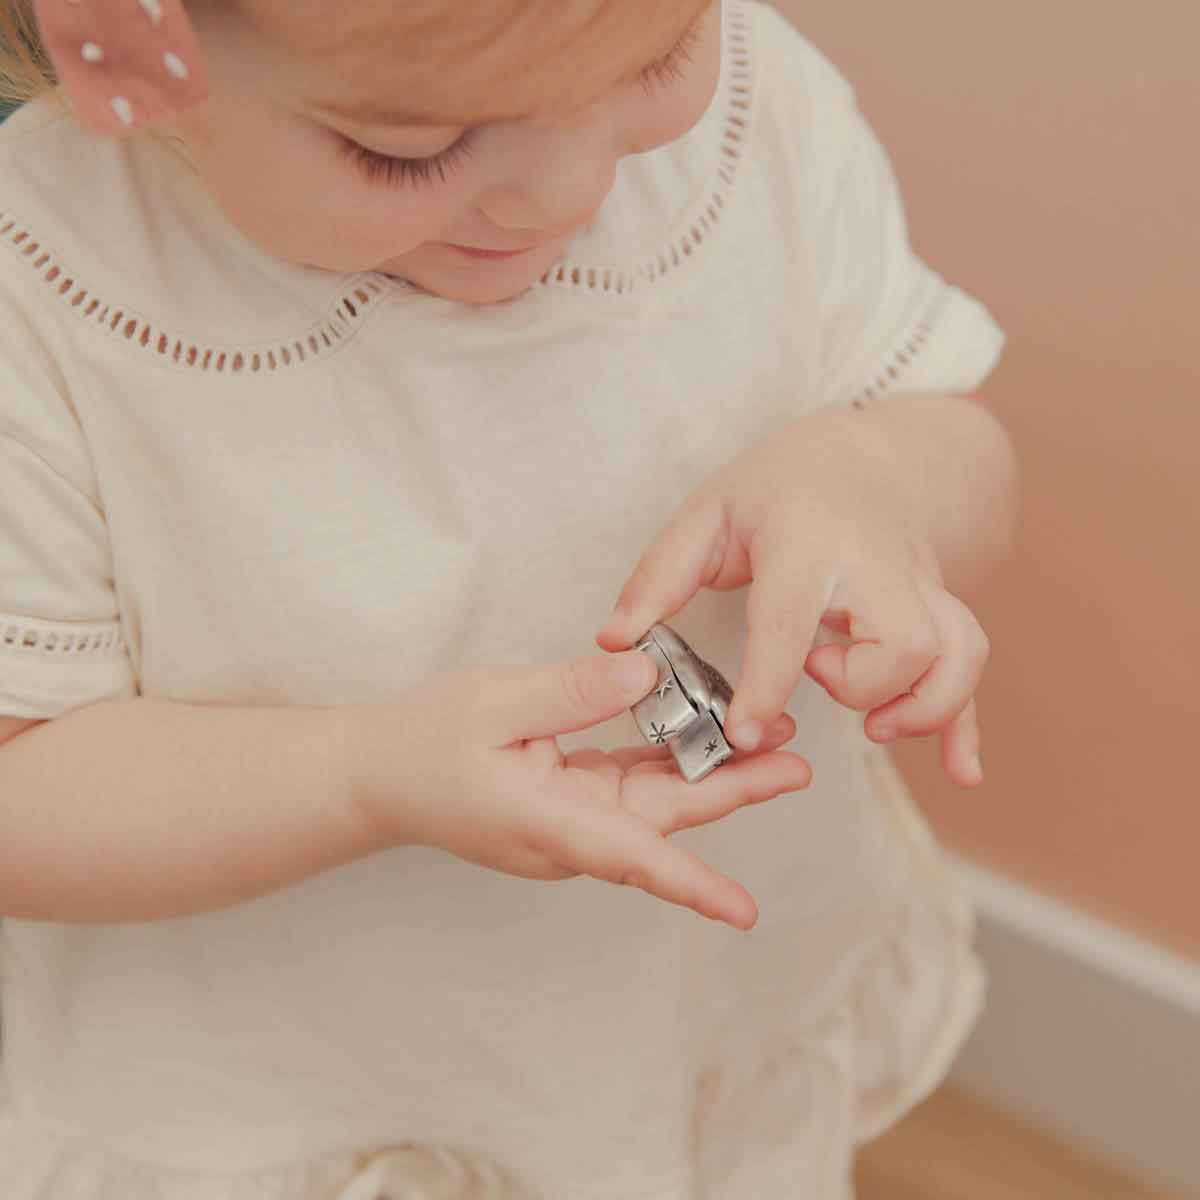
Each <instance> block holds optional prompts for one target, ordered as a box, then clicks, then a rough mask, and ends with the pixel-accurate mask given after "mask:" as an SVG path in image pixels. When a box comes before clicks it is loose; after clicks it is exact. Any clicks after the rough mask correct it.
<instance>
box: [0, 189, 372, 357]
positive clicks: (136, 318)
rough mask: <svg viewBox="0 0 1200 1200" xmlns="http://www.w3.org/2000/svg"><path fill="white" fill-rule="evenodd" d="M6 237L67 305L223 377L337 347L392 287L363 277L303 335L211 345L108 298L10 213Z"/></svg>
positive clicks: (1, 220)
mask: <svg viewBox="0 0 1200 1200" xmlns="http://www.w3.org/2000/svg"><path fill="white" fill-rule="evenodd" d="M0 239H2V240H3V241H4V242H6V243H8V245H9V246H11V247H12V248H13V250H14V252H15V253H16V254H18V255H20V256H22V257H24V258H27V259H28V260H29V264H30V266H31V267H33V269H34V270H35V271H37V272H39V274H40V275H41V277H42V281H43V283H45V284H46V285H47V286H48V287H52V288H54V290H55V291H57V292H58V294H59V295H60V296H61V297H62V298H63V301H64V303H67V304H69V305H70V306H71V307H72V308H73V309H75V310H76V312H78V314H79V315H80V316H81V317H82V318H83V319H85V320H88V321H91V322H92V323H93V324H95V325H97V326H100V327H101V328H104V329H106V330H107V331H108V332H110V333H112V334H113V335H115V336H117V337H123V338H124V339H125V341H127V342H129V343H130V344H131V345H134V346H140V347H141V348H142V349H143V350H146V351H148V352H149V353H151V354H157V355H158V356H159V357H160V358H162V359H163V360H165V361H168V362H171V363H174V364H177V365H179V366H183V367H194V368H196V369H197V370H200V371H212V372H214V373H215V374H218V375H222V374H229V375H240V374H243V373H244V374H254V373H255V372H258V371H268V372H269V371H277V370H280V369H281V368H285V367H290V366H296V365H299V364H300V363H303V362H305V361H307V360H308V359H309V358H316V357H317V356H318V355H320V354H324V353H326V352H328V351H329V350H332V349H333V348H334V347H335V346H337V344H338V343H339V342H341V341H343V340H344V339H345V338H346V336H347V335H348V334H349V333H350V332H351V331H352V330H353V328H354V326H355V325H356V324H357V323H358V322H359V321H360V320H361V319H362V316H363V314H364V310H365V309H366V307H367V306H368V305H369V304H370V303H371V301H372V300H373V299H374V298H375V297H376V296H378V295H379V294H380V293H382V292H383V291H385V290H386V288H385V286H384V285H383V284H382V283H381V282H380V281H379V280H378V279H376V278H375V277H374V276H373V275H363V276H361V277H359V278H356V279H354V280H352V281H351V282H350V285H349V291H348V292H347V293H346V294H345V295H344V296H343V297H342V298H341V300H339V302H338V303H337V305H336V306H335V307H334V309H333V311H332V312H331V313H330V314H329V315H328V316H327V317H325V318H323V319H322V320H320V321H318V322H317V323H316V324H315V325H313V326H311V327H310V328H309V329H308V330H307V331H306V332H305V333H303V334H302V335H301V336H300V337H297V338H292V339H290V340H289V341H284V342H277V343H275V344H273V345H265V346H264V345H259V346H250V347H222V346H210V345H205V344H203V343H201V342H199V341H197V340H193V339H189V338H181V337H178V336H176V335H174V334H171V333H169V332H167V331H166V330H164V329H160V328H158V327H157V326H156V325H155V324H154V323H153V322H152V321H149V320H147V319H146V318H145V317H143V316H141V315H140V314H138V313H135V312H133V311H132V310H131V309H128V308H123V307H122V306H121V305H118V304H109V303H107V302H105V301H104V300H103V299H101V298H100V297H99V296H97V295H96V294H95V293H94V292H93V291H92V290H91V289H90V288H89V287H88V286H87V285H86V284H85V283H83V282H82V281H81V280H79V279H78V278H77V277H76V276H75V275H74V274H72V273H71V272H70V271H69V270H67V269H66V268H65V267H63V265H62V264H61V263H60V262H59V261H58V260H57V258H56V257H55V255H54V254H53V253H52V252H51V251H50V250H47V249H46V248H45V247H44V246H43V245H42V244H41V242H40V241H39V240H38V239H37V238H36V237H35V236H34V235H33V234H32V233H31V232H30V230H28V229H27V228H25V227H24V226H23V225H22V224H20V222H19V221H18V220H17V218H16V217H14V216H13V215H12V214H10V213H5V212H0Z"/></svg>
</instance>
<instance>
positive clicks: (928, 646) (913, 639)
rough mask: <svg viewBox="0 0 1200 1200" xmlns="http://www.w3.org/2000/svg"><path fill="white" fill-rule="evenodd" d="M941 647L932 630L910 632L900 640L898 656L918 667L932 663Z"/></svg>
mask: <svg viewBox="0 0 1200 1200" xmlns="http://www.w3.org/2000/svg"><path fill="white" fill-rule="evenodd" d="M940 650H941V646H940V644H939V642H938V639H937V636H936V634H934V633H933V631H932V630H912V631H910V632H909V633H908V634H906V635H905V637H904V638H903V639H902V640H901V643H900V655H901V656H902V657H903V658H904V660H905V662H911V663H914V664H916V665H918V666H921V665H924V664H926V663H929V662H932V661H933V659H935V658H936V657H937V656H938V653H939V652H940Z"/></svg>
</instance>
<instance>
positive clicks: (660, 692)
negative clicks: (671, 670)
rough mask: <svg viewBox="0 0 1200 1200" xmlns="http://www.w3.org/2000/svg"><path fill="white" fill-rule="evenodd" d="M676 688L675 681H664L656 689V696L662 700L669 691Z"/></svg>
mask: <svg viewBox="0 0 1200 1200" xmlns="http://www.w3.org/2000/svg"><path fill="white" fill-rule="evenodd" d="M674 687H675V680H673V679H664V680H663V682H662V684H661V685H660V686H659V687H656V688H655V689H654V692H655V695H657V696H658V698H659V699H660V700H661V699H662V698H663V697H664V696H665V695H666V694H667V693H668V692H669V691H671V690H672V689H673V688H674Z"/></svg>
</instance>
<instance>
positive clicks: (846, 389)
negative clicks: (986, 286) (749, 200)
mask: <svg viewBox="0 0 1200 1200" xmlns="http://www.w3.org/2000/svg"><path fill="white" fill-rule="evenodd" d="M756 41H757V43H758V45H759V47H761V50H762V53H763V55H764V59H765V60H766V66H767V67H768V69H769V70H771V71H772V72H773V77H772V79H771V80H770V82H769V83H768V84H767V86H768V89H769V91H770V93H771V97H770V104H771V107H772V108H774V109H775V110H776V111H775V113H773V114H772V115H773V118H774V119H773V120H772V122H771V125H772V126H774V128H775V130H777V131H778V132H777V133H776V136H777V137H779V138H786V139H788V141H789V142H790V145H789V147H788V152H787V158H788V159H789V160H790V161H789V165H790V168H791V169H792V170H793V171H795V172H796V175H797V178H796V180H795V182H794V184H793V189H794V194H795V195H797V196H798V197H800V198H801V202H802V211H801V212H798V213H797V214H796V220H797V222H799V223H800V225H801V229H800V233H799V235H798V236H799V237H800V239H801V240H802V242H803V244H804V251H803V253H804V262H805V264H806V270H807V288H808V290H809V292H810V295H811V296H812V300H811V301H810V303H809V304H808V305H806V309H807V311H812V310H813V309H815V311H816V313H817V314H818V324H819V328H818V330H817V340H818V343H819V347H820V349H819V363H818V364H817V366H818V371H819V378H820V380H821V383H820V395H821V398H822V403H827V404H839V405H845V404H863V403H868V402H871V401H873V400H876V399H878V398H879V397H881V396H882V395H884V394H885V393H893V392H900V391H908V392H947V393H957V394H968V393H971V392H973V391H976V390H977V389H978V388H979V387H980V385H981V384H982V382H983V381H984V379H985V378H986V377H987V376H988V375H989V374H990V373H991V371H992V369H993V368H994V367H995V365H996V363H997V362H998V361H999V359H1000V356H1001V354H1002V352H1003V349H1004V344H1005V335H1004V333H1003V331H1002V330H1001V328H1000V327H999V325H998V324H997V322H996V321H995V319H994V318H993V316H992V314H991V313H990V312H989V311H988V310H987V308H986V307H985V306H984V305H983V304H982V303H981V302H980V301H979V300H977V299H976V298H975V297H973V296H971V295H969V294H968V293H967V292H965V291H963V290H962V289H961V288H959V287H957V286H955V285H953V284H951V283H949V282H947V281H946V280H945V279H944V278H943V277H942V276H941V275H939V274H938V273H937V272H936V271H934V270H932V269H931V268H930V267H929V266H927V265H926V264H925V263H924V262H923V261H922V260H921V259H920V258H918V256H917V255H916V254H915V253H914V251H913V249H912V246H911V245H910V242H909V233H908V227H907V219H906V214H905V208H904V203H903V200H902V197H901V195H900V189H899V186H898V184H897V180H896V176H895V173H894V171H893V168H892V164H891V162H890V160H889V157H888V155H887V152H886V151H885V149H884V147H883V145H882V144H881V142H880V140H879V138H878V137H877V135H876V134H875V132H874V130H873V129H872V128H871V126H870V125H869V124H868V122H867V120H866V118H865V117H864V115H863V113H862V112H861V110H860V108H859V106H858V102H857V97H856V95H855V91H854V88H853V86H852V85H851V84H850V82H849V81H848V80H847V79H846V78H845V77H844V76H843V75H842V74H841V73H840V72H839V71H838V69H837V68H836V67H835V66H834V65H833V64H832V63H831V62H830V61H829V59H828V58H826V57H825V55H824V54H822V53H821V51H820V50H818V49H817V47H815V46H814V45H812V43H811V42H809V41H807V39H805V38H804V37H803V36H802V35H801V34H800V32H799V31H798V30H796V29H795V28H794V27H793V26H792V25H791V24H790V23H788V22H787V21H786V20H785V19H784V18H783V17H782V16H780V15H779V14H778V13H776V12H774V11H773V10H769V9H765V8H763V9H761V10H760V28H759V33H758V37H757V39H756Z"/></svg>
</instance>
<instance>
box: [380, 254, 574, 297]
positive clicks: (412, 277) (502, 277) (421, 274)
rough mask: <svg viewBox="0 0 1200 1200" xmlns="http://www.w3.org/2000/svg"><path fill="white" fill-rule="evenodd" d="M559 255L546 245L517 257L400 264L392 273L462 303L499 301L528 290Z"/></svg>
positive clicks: (434, 293) (432, 293) (423, 288)
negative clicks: (462, 261)
mask: <svg viewBox="0 0 1200 1200" xmlns="http://www.w3.org/2000/svg"><path fill="white" fill-rule="evenodd" d="M558 258H559V249H558V248H557V247H550V246H545V247H541V248H539V249H538V250H536V251H533V252H532V253H530V254H529V255H527V256H526V255H522V256H521V257H520V258H519V259H511V260H499V261H492V262H489V261H486V260H480V261H478V262H470V263H465V264H462V265H460V264H459V263H454V264H453V265H447V264H443V263H417V262H411V263H407V264H403V266H404V267H406V268H407V269H401V270H397V271H396V272H395V273H396V274H397V275H398V276H400V277H401V278H403V279H406V280H407V281H408V282H409V283H411V284H413V285H415V286H416V287H419V288H421V289H422V290H423V291H426V292H429V293H430V294H431V295H434V296H440V297H441V298H442V299H443V300H457V301H459V302H460V303H463V304H499V303H502V302H503V301H505V300H512V299H514V298H515V297H517V296H520V295H521V294H522V293H523V292H527V291H528V290H529V289H530V288H531V287H532V286H533V285H534V284H535V283H537V282H538V280H539V279H541V278H542V276H543V275H545V274H546V272H547V271H548V270H549V269H550V268H551V267H552V266H553V265H554V263H555V262H556V261H557V260H558Z"/></svg>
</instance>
